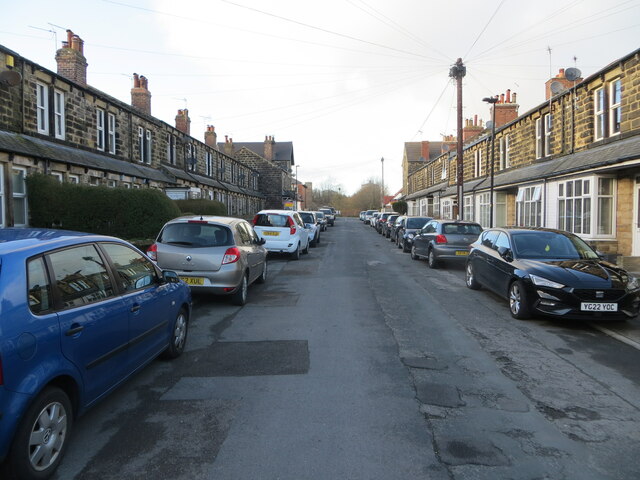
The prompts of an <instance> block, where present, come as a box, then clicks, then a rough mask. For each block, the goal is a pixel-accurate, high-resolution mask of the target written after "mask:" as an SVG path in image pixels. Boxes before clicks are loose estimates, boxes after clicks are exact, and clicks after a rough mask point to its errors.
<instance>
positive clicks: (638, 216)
mask: <svg viewBox="0 0 640 480" xmlns="http://www.w3.org/2000/svg"><path fill="white" fill-rule="evenodd" d="M632 232H633V247H632V251H631V255H633V256H634V257H638V256H640V177H636V182H635V185H634V186H633V225H632Z"/></svg>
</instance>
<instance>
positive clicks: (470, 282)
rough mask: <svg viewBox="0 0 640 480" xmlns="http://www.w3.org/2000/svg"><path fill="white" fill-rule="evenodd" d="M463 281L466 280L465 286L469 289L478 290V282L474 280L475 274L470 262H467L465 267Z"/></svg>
mask: <svg viewBox="0 0 640 480" xmlns="http://www.w3.org/2000/svg"><path fill="white" fill-rule="evenodd" d="M465 281H466V282H467V287H469V288H470V289H471V290H480V284H479V283H478V280H476V274H475V272H474V271H473V266H472V265H471V262H467V267H466V268H465Z"/></svg>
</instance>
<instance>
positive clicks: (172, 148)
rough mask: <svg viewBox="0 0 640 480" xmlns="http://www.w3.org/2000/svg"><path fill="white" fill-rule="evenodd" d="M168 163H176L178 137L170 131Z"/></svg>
mask: <svg viewBox="0 0 640 480" xmlns="http://www.w3.org/2000/svg"><path fill="white" fill-rule="evenodd" d="M167 163H168V164H169V165H175V164H176V137H175V136H174V135H172V134H170V133H167Z"/></svg>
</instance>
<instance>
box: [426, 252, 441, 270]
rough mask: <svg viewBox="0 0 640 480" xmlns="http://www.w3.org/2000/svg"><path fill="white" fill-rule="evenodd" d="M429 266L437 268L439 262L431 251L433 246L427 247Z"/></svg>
mask: <svg viewBox="0 0 640 480" xmlns="http://www.w3.org/2000/svg"><path fill="white" fill-rule="evenodd" d="M428 261H429V268H434V269H435V268H438V267H439V263H438V260H436V254H435V253H433V248H430V249H429V258H428Z"/></svg>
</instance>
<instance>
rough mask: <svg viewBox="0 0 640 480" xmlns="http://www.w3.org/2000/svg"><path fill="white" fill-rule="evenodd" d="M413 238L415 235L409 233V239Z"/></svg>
mask: <svg viewBox="0 0 640 480" xmlns="http://www.w3.org/2000/svg"><path fill="white" fill-rule="evenodd" d="M413 237H415V235H414V234H413V233H408V234H407V238H413Z"/></svg>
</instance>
